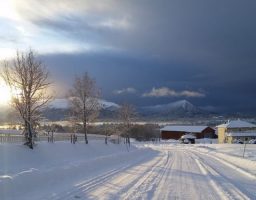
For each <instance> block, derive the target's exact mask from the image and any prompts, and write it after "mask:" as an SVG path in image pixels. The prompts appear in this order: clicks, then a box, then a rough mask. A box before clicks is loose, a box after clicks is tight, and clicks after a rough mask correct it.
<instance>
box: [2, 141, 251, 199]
mask: <svg viewBox="0 0 256 200" xmlns="http://www.w3.org/2000/svg"><path fill="white" fill-rule="evenodd" d="M238 151H239V152H240V149H239V147H238V146H232V145H217V144H212V145H210V144H209V145H180V144H140V143H137V144H135V146H132V147H131V149H130V151H129V152H128V151H127V148H126V146H125V145H124V144H122V145H115V144H108V145H105V144H104V142H103V141H100V140H97V141H96V140H95V141H90V143H89V145H85V144H84V143H77V144H70V143H68V142H56V143H53V144H51V143H50V144H49V143H44V142H41V143H39V144H38V145H37V147H36V148H35V149H34V150H30V149H28V148H26V147H25V146H23V145H19V144H0V199H1V200H7V199H21V200H22V199H24V200H25V199H26V200H29V199H33V200H34V199H42V200H44V199H59V200H61V199H67V200H69V199H111V200H112V199H202V200H205V199H256V171H255V169H256V161H255V158H254V157H255V156H256V155H255V152H256V145H254V146H253V145H251V146H248V149H247V151H248V152H247V154H246V155H247V156H246V158H245V159H244V158H242V157H241V155H240V153H239V152H238ZM250 153H251V154H250ZM251 155H252V156H251ZM253 155H254V156H253ZM248 165H249V167H248Z"/></svg>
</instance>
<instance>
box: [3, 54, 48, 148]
mask: <svg viewBox="0 0 256 200" xmlns="http://www.w3.org/2000/svg"><path fill="white" fill-rule="evenodd" d="M1 76H2V78H3V79H4V81H5V83H6V84H7V85H8V86H9V87H10V89H11V91H12V100H11V105H12V107H13V108H14V109H15V110H16V111H17V112H18V113H19V115H20V117H21V119H22V120H23V122H24V124H23V125H24V135H25V139H26V143H25V144H26V145H28V146H29V147H30V148H31V149H33V137H34V133H35V127H36V126H37V125H38V122H39V120H40V117H41V115H40V114H41V111H42V109H43V108H45V106H46V105H47V103H48V102H49V101H50V100H51V99H52V96H50V95H48V94H47V89H48V88H49V86H50V82H48V77H49V73H48V71H47V70H46V68H45V66H44V65H43V63H42V62H41V61H39V60H37V59H36V57H35V53H34V52H33V51H32V50H29V51H28V52H19V51H17V54H16V57H15V58H14V59H13V60H11V61H9V62H7V61H5V62H4V67H3V71H2V73H1Z"/></svg>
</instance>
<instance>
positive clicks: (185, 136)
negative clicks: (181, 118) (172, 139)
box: [181, 134, 196, 139]
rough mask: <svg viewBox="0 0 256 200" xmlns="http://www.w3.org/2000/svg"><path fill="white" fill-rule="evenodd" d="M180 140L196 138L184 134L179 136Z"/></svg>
mask: <svg viewBox="0 0 256 200" xmlns="http://www.w3.org/2000/svg"><path fill="white" fill-rule="evenodd" d="M181 138H182V139H196V136H194V135H192V134H186V135H183V136H181Z"/></svg>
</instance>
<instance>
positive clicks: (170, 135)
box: [160, 126, 216, 140]
mask: <svg viewBox="0 0 256 200" xmlns="http://www.w3.org/2000/svg"><path fill="white" fill-rule="evenodd" d="M160 131H161V138H162V139H163V140H169V139H174V140H178V139H180V138H181V136H183V135H185V134H188V133H192V134H193V135H194V136H196V138H197V139H200V138H216V135H215V130H214V129H213V128H211V127H209V126H165V127H164V128H162V129H160Z"/></svg>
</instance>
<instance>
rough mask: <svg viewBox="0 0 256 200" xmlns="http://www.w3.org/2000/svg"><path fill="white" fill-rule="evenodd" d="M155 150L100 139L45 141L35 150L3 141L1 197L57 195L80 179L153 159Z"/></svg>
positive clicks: (0, 154) (36, 197) (0, 147)
mask: <svg viewBox="0 0 256 200" xmlns="http://www.w3.org/2000/svg"><path fill="white" fill-rule="evenodd" d="M152 152H153V153H152ZM155 154H156V152H154V151H153V150H152V151H151V153H148V150H147V151H146V150H145V149H144V148H137V147H133V146H131V148H130V149H129V152H128V151H127V146H126V145H124V144H120V145H114V144H108V145H105V144H104V141H99V140H98V141H96V140H95V141H90V143H89V144H88V145H86V144H84V143H76V144H70V143H69V142H56V143H46V142H41V143H38V145H37V146H36V147H35V149H34V150H30V149H28V148H27V147H26V146H24V145H19V144H0V199H5V200H8V199H39V197H42V198H43V196H47V197H49V196H51V195H53V196H54V193H55V192H56V191H58V192H60V191H61V190H64V189H65V188H68V187H71V186H73V185H74V184H75V183H77V181H79V180H81V181H82V180H84V179H85V178H90V177H93V176H96V175H97V174H98V173H101V172H102V171H106V170H110V169H111V170H113V169H119V168H120V167H124V166H126V165H131V164H134V163H136V162H139V161H141V160H145V159H151V158H152V156H153V155H155ZM128 160H129V163H128Z"/></svg>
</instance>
